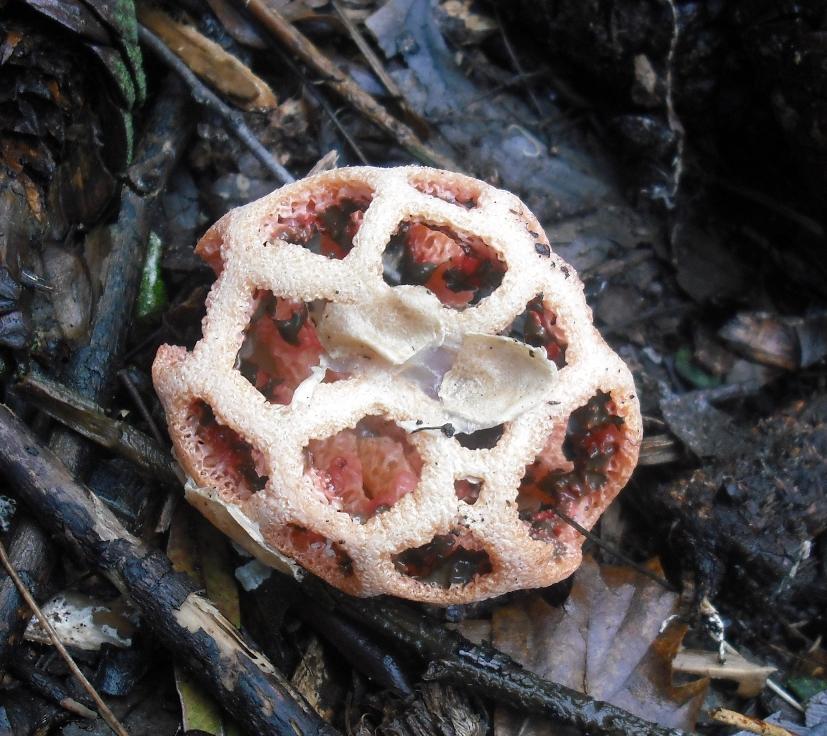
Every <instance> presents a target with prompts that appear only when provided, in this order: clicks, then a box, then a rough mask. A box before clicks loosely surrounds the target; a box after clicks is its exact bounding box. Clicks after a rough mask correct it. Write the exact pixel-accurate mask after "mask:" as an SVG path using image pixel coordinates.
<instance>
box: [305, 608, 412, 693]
mask: <svg viewBox="0 0 827 736" xmlns="http://www.w3.org/2000/svg"><path fill="white" fill-rule="evenodd" d="M293 608H294V610H295V612H296V614H297V615H298V616H299V618H301V619H302V620H303V621H305V622H307V623H309V624H310V626H311V627H312V628H314V629H315V630H316V633H317V634H319V635H320V636H322V637H324V638H325V639H326V640H327V641H328V642H329V643H330V644H331V645H332V646H334V647H335V648H336V649H337V650H338V651H339V652H340V653H341V654H342V656H344V658H345V659H346V660H347V661H348V662H349V663H350V664H351V666H352V667H353V668H354V669H356V670H358V671H359V672H361V673H362V674H364V675H367V676H368V677H369V678H370V679H371V680H373V681H374V682H376V683H378V684H379V685H380V686H381V687H383V688H386V689H389V690H396V691H398V692H400V693H402V695H404V696H405V697H408V696H411V695H413V692H414V691H413V687H412V686H411V684H410V682H409V680H408V676H407V674H406V673H405V670H404V669H403V667H402V666H401V664H400V663H399V661H398V658H397V657H395V656H394V654H393V653H391V652H389V651H388V648H387V647H385V646H380V645H379V644H377V642H376V641H375V640H374V639H373V638H372V637H371V636H370V635H368V634H367V633H366V632H365V631H363V630H362V629H361V627H357V626H356V625H354V624H353V623H351V622H350V621H347V620H346V619H344V618H343V617H342V616H340V615H337V614H336V613H335V612H333V611H329V610H327V609H326V608H325V607H324V606H317V605H315V604H314V602H313V601H312V600H311V599H310V598H308V597H307V596H306V595H303V594H300V595H299V596H298V605H296V606H294V607H293Z"/></svg>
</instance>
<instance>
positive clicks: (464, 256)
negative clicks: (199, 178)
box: [153, 167, 641, 605]
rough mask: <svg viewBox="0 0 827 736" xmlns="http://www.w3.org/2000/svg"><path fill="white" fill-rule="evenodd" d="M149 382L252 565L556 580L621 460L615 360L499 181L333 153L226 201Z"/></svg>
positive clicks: (207, 510) (370, 591) (635, 439)
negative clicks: (180, 331) (254, 197)
mask: <svg viewBox="0 0 827 736" xmlns="http://www.w3.org/2000/svg"><path fill="white" fill-rule="evenodd" d="M197 252H198V253H199V254H200V255H201V257H203V258H204V259H205V260H206V261H207V263H209V264H210V265H211V266H212V268H213V269H214V270H215V271H216V274H217V275H218V278H217V280H216V282H215V284H214V285H213V287H212V289H211V291H210V295H209V297H208V300H207V316H206V318H205V319H204V324H203V328H204V332H203V337H202V339H201V340H200V341H199V342H198V344H197V345H196V346H195V348H194V349H193V351H192V352H187V351H186V350H185V349H183V348H180V347H172V346H166V345H165V346H163V347H162V348H161V349H160V350H159V351H158V355H157V357H156V359H155V363H154V365H153V379H154V381H155V385H156V388H157V390H158V394H159V396H160V397H161V400H162V402H163V404H164V407H165V410H166V413H167V419H168V423H169V428H170V435H171V437H172V440H173V444H174V447H175V452H176V455H177V457H178V459H179V461H180V462H181V464H182V466H183V467H184V469H185V471H186V472H187V474H188V475H189V478H190V481H189V482H188V484H187V498H188V500H189V501H190V502H191V503H192V504H193V505H195V506H196V507H197V508H199V509H200V510H201V511H202V512H203V513H204V514H205V515H206V516H208V517H209V518H210V519H211V520H212V521H213V523H215V524H216V525H217V526H219V527H220V528H221V529H223V530H224V531H225V532H226V533H228V534H230V535H231V536H233V538H235V539H236V540H237V541H238V542H239V543H240V544H242V545H243V546H244V547H246V548H247V549H248V550H249V551H250V552H251V553H252V554H254V555H256V556H257V557H259V558H260V559H262V560H263V561H265V562H266V563H268V564H271V565H273V566H276V567H280V568H282V569H285V568H291V569H293V571H294V572H295V571H296V570H297V567H296V564H297V563H298V565H300V566H302V567H304V568H306V569H308V570H311V571H312V572H314V573H316V574H317V575H320V576H321V577H323V578H324V579H326V580H327V581H328V582H330V583H332V584H333V585H336V586H337V587H339V588H341V589H342V590H345V591H347V592H350V593H353V594H356V595H374V594H378V593H389V594H392V595H398V596H402V597H405V598H410V599H414V600H422V601H429V602H432V603H437V604H443V605H447V604H451V603H463V602H469V601H474V600H479V599H482V598H487V597H490V596H494V595H499V594H502V593H505V592H508V591H510V590H515V589H519V588H528V587H537V586H545V585H549V584H551V583H554V582H556V581H558V580H561V579H562V578H564V577H566V576H567V575H569V574H570V573H571V572H572V571H573V570H574V569H575V568H576V567H577V565H578V564H579V562H580V559H581V554H580V547H581V544H582V542H583V538H582V536H581V535H580V534H578V533H577V532H576V531H575V530H574V529H573V528H572V527H571V526H569V525H568V524H566V523H564V522H563V521H562V519H561V518H560V516H558V514H557V513H556V512H557V511H559V512H562V513H564V514H566V515H568V516H570V517H572V518H574V519H575V520H576V521H577V522H579V523H580V524H582V525H583V526H585V527H586V528H590V527H591V526H592V525H593V524H594V523H595V522H596V521H597V519H598V518H599V516H600V514H601V513H602V512H603V510H604V509H605V508H606V507H607V506H608V504H609V503H610V502H611V500H612V499H613V498H614V497H615V496H616V495H617V493H618V492H619V491H620V489H621V488H622V487H623V485H624V484H625V483H626V481H627V480H628V477H629V475H630V474H631V472H632V470H633V469H634V466H635V463H636V461H637V453H638V446H639V443H640V434H641V429H640V427H641V424H640V411H639V406H638V401H637V396H636V394H635V389H634V384H633V382H632V378H631V375H630V373H629V371H628V369H627V368H626V366H625V365H624V363H623V362H622V361H621V360H620V358H618V356H617V355H615V353H614V352H612V351H611V350H610V349H609V347H608V346H607V345H606V344H605V342H604V341H603V339H602V338H601V337H600V335H599V334H598V333H597V331H596V330H595V328H594V326H593V325H592V323H591V313H590V311H589V309H588V307H587V306H586V303H585V300H584V298H583V287H582V284H581V283H580V281H579V279H578V278H577V276H576V274H575V273H574V270H573V269H572V268H571V266H569V265H568V264H566V263H565V262H564V261H562V260H561V259H560V258H559V257H558V256H557V255H556V254H555V253H553V251H552V250H551V247H550V245H549V242H548V239H547V238H546V236H545V234H544V233H543V231H542V228H541V227H540V225H539V224H538V223H537V221H536V219H535V218H534V217H533V216H532V215H531V213H530V212H529V211H528V210H527V209H526V207H525V206H524V205H523V204H522V203H521V202H520V201H519V200H518V199H517V198H516V197H514V196H513V195H511V194H509V193H508V192H503V191H501V190H497V189H495V188H493V187H491V186H489V185H487V184H484V183H483V182H480V181H477V180H475V179H471V178H469V177H465V176H461V175H458V174H452V173H448V172H444V171H436V170H433V169H426V168H420V167H405V168H398V169H374V168H368V167H360V168H350V169H338V170H335V171H331V172H327V173H324V174H320V175H317V176H314V177H310V178H308V179H305V180H304V181H301V182H297V183H295V184H292V185H289V186H286V187H283V188H282V189H279V190H278V191H276V192H273V193H272V194H271V195H269V196H267V197H264V198H263V199H261V200H259V201H257V202H254V203H252V204H250V205H247V206H246V207H241V208H239V209H237V210H234V211H232V212H230V213H229V214H227V215H226V216H225V217H223V218H222V219H221V220H220V221H219V222H218V223H216V224H215V225H214V226H213V227H212V228H211V229H210V230H209V231H208V232H207V233H206V235H205V236H204V237H203V238H202V239H201V241H200V242H199V244H198V246H197Z"/></svg>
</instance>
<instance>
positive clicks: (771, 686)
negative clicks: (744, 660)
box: [723, 640, 804, 713]
mask: <svg viewBox="0 0 827 736" xmlns="http://www.w3.org/2000/svg"><path fill="white" fill-rule="evenodd" d="M723 648H724V651H726V652H730V653H731V654H736V655H738V656H741V655H740V654H739V652H738V650H737V649H736V648H735V647H734V646H732V644H730V643H729V642H727V641H726V640H725V641H724V642H723ZM766 684H767V689H768V690H772V692H774V693H775V694H776V695H777V696H778V697H779V698H781V700H783V701H784V702H785V703H786V704H787V705H789V706H790V707H791V708H795V710H797V711H798V712H799V713H804V708H803V706H802V705H801V703H799V702H798V701H797V700H796V699H795V698H794V697H793V696H792V695H790V693H788V692H787V691H786V690H785V689H784V688H783V687H781V685H779V684H778V683H777V682H776V681H775V680H773V679H772V678H771V677H768V678H767V683H766Z"/></svg>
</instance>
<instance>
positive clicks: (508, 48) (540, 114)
mask: <svg viewBox="0 0 827 736" xmlns="http://www.w3.org/2000/svg"><path fill="white" fill-rule="evenodd" d="M494 12H495V13H496V15H497V25H498V26H499V27H500V36H501V37H502V40H503V46H505V50H506V51H507V52H508V55H509V56H510V57H511V63H512V64H513V65H514V69H515V71H516V72H517V74H518V76H519V77H521V78H522V82H523V85H524V86H525V91H526V93H527V94H528V97H529V99H530V100H531V104H532V105H534V109H535V110H536V112H537V117H539V118H542V117H543V108H542V107H540V101H539V100H538V99H537V96H536V95H535V94H534V90H533V89H531V85H530V84H529V83H528V81H527V79H526V74H525V72H524V71H523V65H522V64H520V59H519V57H518V56H517V54H516V52H515V51H514V47H513V46H512V45H511V41H509V40H508V34H507V33H506V32H505V26H504V25H503V21H502V18H501V17H500V9H499V8H498V7H497V6H496V5H495V6H494Z"/></svg>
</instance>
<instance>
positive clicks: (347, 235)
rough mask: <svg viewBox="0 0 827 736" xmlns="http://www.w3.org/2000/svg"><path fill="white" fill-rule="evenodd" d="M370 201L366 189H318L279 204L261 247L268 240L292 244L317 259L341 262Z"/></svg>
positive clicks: (267, 225)
mask: <svg viewBox="0 0 827 736" xmlns="http://www.w3.org/2000/svg"><path fill="white" fill-rule="evenodd" d="M372 199H373V191H372V190H371V188H370V187H368V186H367V185H364V184H362V185H360V184H355V183H352V184H347V185H340V186H338V187H334V186H328V187H320V188H319V189H318V190H317V191H316V192H314V193H313V194H312V195H305V196H304V197H303V198H301V199H295V200H292V201H289V202H286V203H284V204H281V205H280V206H279V207H278V209H277V211H276V212H275V213H274V214H273V215H272V217H271V218H269V219H268V220H267V222H266V224H265V227H264V235H263V238H264V244H265V245H267V244H268V242H269V241H271V240H276V239H278V240H285V241H287V242H288V243H295V244H296V245H300V246H302V247H303V248H307V249H308V250H309V251H311V252H313V253H316V254H318V255H323V256H327V257H328V258H334V259H342V258H344V257H345V256H346V255H347V254H348V253H350V251H351V250H352V249H353V240H354V238H355V237H356V233H357V232H359V228H360V227H361V225H362V220H363V219H364V215H365V212H367V209H368V207H369V206H370V203H371V200H372Z"/></svg>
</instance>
